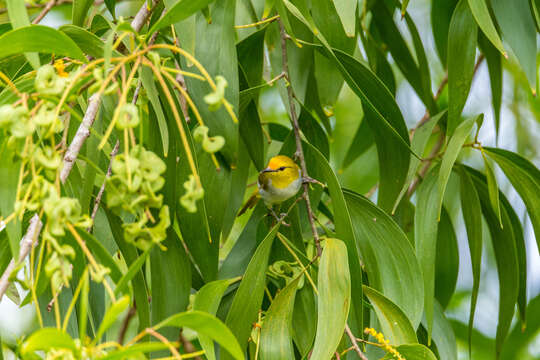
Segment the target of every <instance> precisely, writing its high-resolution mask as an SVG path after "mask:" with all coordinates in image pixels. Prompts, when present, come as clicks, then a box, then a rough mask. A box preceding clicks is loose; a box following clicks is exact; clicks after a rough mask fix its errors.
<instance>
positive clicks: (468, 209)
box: [459, 167, 482, 353]
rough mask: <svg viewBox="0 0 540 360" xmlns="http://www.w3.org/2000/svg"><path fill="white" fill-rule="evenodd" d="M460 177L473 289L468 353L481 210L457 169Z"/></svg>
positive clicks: (468, 179)
mask: <svg viewBox="0 0 540 360" xmlns="http://www.w3.org/2000/svg"><path fill="white" fill-rule="evenodd" d="M459 175H460V179H461V181H460V197H461V211H462V213H463V220H464V221H465V228H466V230H467V240H468V243H469V253H470V255H471V267H472V276H473V288H472V292H471V310H470V312H469V326H468V328H469V334H468V345H469V353H471V349H472V333H473V323H474V314H475V310H476V302H477V300H478V290H479V289H480V270H481V266H482V208H481V205H480V199H479V198H478V193H477V192H476V188H475V187H474V183H473V181H472V179H471V176H470V175H469V173H468V172H467V171H465V169H464V168H463V167H459Z"/></svg>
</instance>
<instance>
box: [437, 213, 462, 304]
mask: <svg viewBox="0 0 540 360" xmlns="http://www.w3.org/2000/svg"><path fill="white" fill-rule="evenodd" d="M436 251H437V256H436V261H435V298H436V299H437V300H438V301H439V303H440V304H441V306H442V308H443V309H446V307H447V306H448V304H449V303H450V299H451V298H452V295H453V294H454V291H455V290H456V283H457V278H458V270H459V251H458V244H457V238H456V233H455V231H454V226H453V225H452V220H451V219H450V215H449V214H448V212H447V211H446V209H445V208H444V207H443V210H442V213H441V221H440V222H439V228H438V230H437V250H436Z"/></svg>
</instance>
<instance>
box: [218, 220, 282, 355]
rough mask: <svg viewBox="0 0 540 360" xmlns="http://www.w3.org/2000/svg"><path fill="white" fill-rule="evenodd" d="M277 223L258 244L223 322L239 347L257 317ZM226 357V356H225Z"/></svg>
mask: <svg viewBox="0 0 540 360" xmlns="http://www.w3.org/2000/svg"><path fill="white" fill-rule="evenodd" d="M278 229H279V224H278V225H276V226H274V227H273V228H272V230H271V231H270V232H269V233H268V235H266V237H265V238H264V240H263V241H262V242H261V243H260V244H259V246H258V247H257V250H256V251H255V254H253V256H252V258H251V261H250V262H249V265H248V267H247V269H246V273H245V274H244V276H243V278H242V281H241V282H240V286H239V287H238V290H237V291H236V295H235V296H234V300H233V302H232V304H231V308H230V309H229V312H228V314H227V318H226V320H225V323H226V324H227V326H228V327H229V329H231V331H232V333H233V334H234V335H235V336H236V339H237V340H238V343H239V344H240V346H241V348H242V349H244V348H245V347H246V346H247V343H248V338H249V335H250V333H251V326H252V324H253V322H255V320H256V319H257V314H258V312H259V309H260V307H261V303H262V300H263V295H264V288H265V286H266V268H267V267H268V258H269V256H270V249H271V248H272V243H273V240H274V237H275V236H276V233H277V231H278ZM225 358H226V357H225Z"/></svg>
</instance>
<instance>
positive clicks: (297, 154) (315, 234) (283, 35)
mask: <svg viewBox="0 0 540 360" xmlns="http://www.w3.org/2000/svg"><path fill="white" fill-rule="evenodd" d="M278 21H279V29H280V33H281V60H282V63H283V73H284V74H285V77H286V79H287V82H288V84H287V95H288V97H289V111H290V116H291V124H292V127H293V131H294V138H295V140H296V152H295V154H294V156H295V158H297V159H299V160H300V167H301V169H302V177H303V179H302V180H303V181H302V182H303V186H304V195H303V196H304V199H305V200H306V208H307V213H308V220H309V224H310V225H311V232H312V233H313V239H314V240H315V245H316V246H317V256H318V257H319V256H321V254H322V250H321V244H320V239H319V233H318V232H317V227H316V226H315V220H314V216H313V210H312V209H311V201H310V200H309V183H310V182H312V180H311V178H310V177H309V175H308V172H307V167H306V160H305V158H304V150H303V149H302V137H301V135H300V127H299V126H298V118H297V116H296V109H295V107H294V102H293V101H294V93H293V88H292V86H291V77H290V73H289V63H288V59H287V34H286V33H285V28H284V27H283V22H282V21H281V19H279V20H278Z"/></svg>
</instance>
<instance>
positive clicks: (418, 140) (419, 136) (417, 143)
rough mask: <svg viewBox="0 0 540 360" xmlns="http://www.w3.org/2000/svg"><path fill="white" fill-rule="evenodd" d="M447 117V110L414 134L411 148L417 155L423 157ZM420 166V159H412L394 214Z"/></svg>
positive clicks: (393, 210)
mask: <svg viewBox="0 0 540 360" xmlns="http://www.w3.org/2000/svg"><path fill="white" fill-rule="evenodd" d="M445 115H446V110H445V111H442V112H440V113H438V114H437V115H435V116H433V117H431V118H430V119H429V120H428V121H427V122H426V123H425V124H424V125H422V126H420V127H419V128H417V129H416V131H415V132H414V134H413V138H412V140H411V148H412V150H413V151H414V152H415V153H417V154H419V155H422V154H423V153H424V152H425V149H426V146H427V144H428V141H429V138H430V136H431V134H432V133H433V129H434V128H435V126H436V125H437V124H438V123H439V120H441V119H442V118H443V117H444V116H445ZM420 164H421V161H420V159H417V158H415V157H411V161H410V162H409V171H408V172H407V179H406V180H405V183H404V184H403V187H402V188H401V191H400V193H399V195H398V197H397V199H396V202H395V203H394V207H393V208H392V214H394V213H395V212H396V209H397V207H398V205H399V203H400V201H401V199H402V198H403V196H404V195H405V193H406V192H407V190H408V189H409V186H410V185H411V183H412V181H413V179H414V177H415V175H416V172H417V170H418V168H419V167H420Z"/></svg>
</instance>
